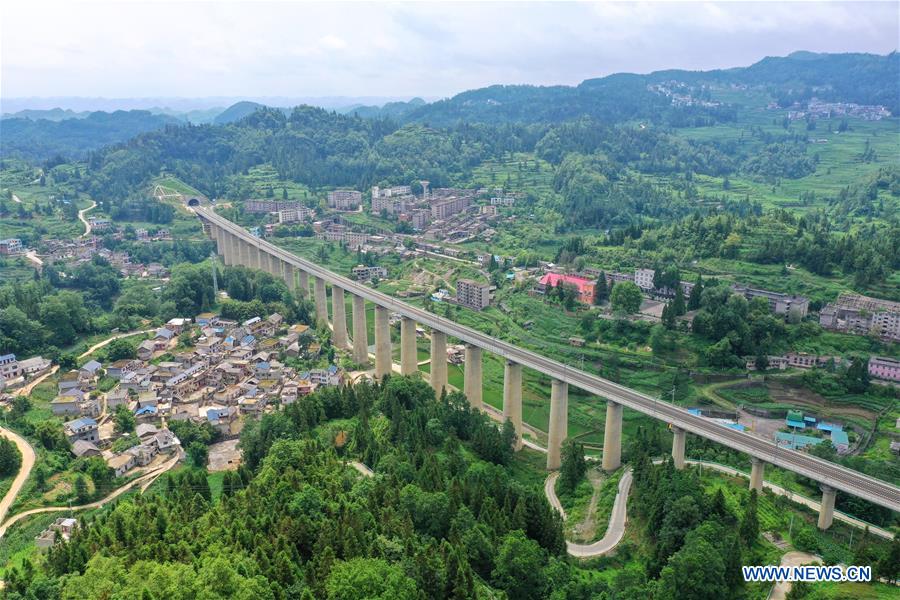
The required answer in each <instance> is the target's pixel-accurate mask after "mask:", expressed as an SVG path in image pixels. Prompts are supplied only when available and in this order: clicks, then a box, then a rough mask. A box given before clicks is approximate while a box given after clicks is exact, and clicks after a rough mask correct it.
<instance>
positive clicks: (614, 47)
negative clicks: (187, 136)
mask: <svg viewBox="0 0 900 600" xmlns="http://www.w3.org/2000/svg"><path fill="white" fill-rule="evenodd" d="M174 6H175V5H171V4H166V3H163V2H153V1H151V2H127V1H126V2H118V3H109V2H90V3H86V2H78V1H76V2H65V3H61V2H19V1H15V2H11V3H7V4H6V5H5V6H4V9H3V10H4V18H3V20H2V26H0V32H2V56H3V58H2V79H3V89H2V92H0V95H2V98H3V99H4V103H6V102H7V101H10V100H13V99H26V98H31V99H39V98H89V99H91V98H93V99H98V98H105V99H148V98H149V99H158V98H168V99H178V98H182V99H191V98H193V99H204V98H230V99H235V98H238V99H243V98H247V99H253V98H273V97H275V98H278V97H280V98H329V97H332V98H334V97H339V98H360V97H368V98H383V99H407V98H412V97H415V96H420V97H428V98H432V99H434V98H441V97H449V96H452V95H454V94H457V93H459V92H462V91H465V90H469V89H475V88H479V87H484V86H487V85H493V84H533V85H556V84H561V85H575V84H578V83H580V82H581V81H583V80H584V79H589V78H593V77H602V76H604V75H609V74H611V73H617V72H634V73H646V72H650V71H656V70H662V69H689V70H710V69H717V68H728V67H735V66H746V65H749V64H752V63H754V62H757V61H758V60H760V59H762V58H764V57H765V56H784V55H787V54H790V53H791V52H794V51H797V50H807V51H811V52H870V53H876V54H886V53H889V52H891V51H893V50H896V48H897V30H898V25H900V11H898V8H897V5H896V4H895V3H893V2H881V3H879V2H862V3H852V2H851V3H848V2H833V3H817V2H798V3H780V4H772V3H727V4H726V3H720V4H715V3H699V2H698V3H688V4H684V3H650V4H647V3H618V2H614V3H602V4H601V3H551V4H548V3H528V4H519V3H486V4H481V3H479V4H474V3H461V4H452V3H442V4H432V3H405V4H394V3H388V4H381V3H361V4H350V3H337V4H318V3H304V4H288V3H283V2H281V3H279V2H274V3H273V2H245V3H238V2H222V1H218V2H215V1H214V2H199V3H190V4H184V5H178V6H177V12H175V11H173V7H174ZM172 65H178V68H177V69H173V68H172V67H171V66H172ZM62 108H66V107H65V106H62ZM4 110H7V109H4Z"/></svg>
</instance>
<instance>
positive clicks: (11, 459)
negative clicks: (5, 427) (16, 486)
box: [0, 437, 22, 477]
mask: <svg viewBox="0 0 900 600" xmlns="http://www.w3.org/2000/svg"><path fill="white" fill-rule="evenodd" d="M21 464H22V453H21V452H19V449H18V448H17V447H16V445H15V443H14V442H13V441H12V440H9V439H7V438H5V437H4V438H0V477H8V476H10V475H15V474H16V473H18V472H19V465H21Z"/></svg>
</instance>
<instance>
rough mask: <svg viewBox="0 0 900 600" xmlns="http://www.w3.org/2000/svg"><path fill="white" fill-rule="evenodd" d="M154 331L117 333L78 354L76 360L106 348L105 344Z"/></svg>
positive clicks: (142, 330)
mask: <svg viewBox="0 0 900 600" xmlns="http://www.w3.org/2000/svg"><path fill="white" fill-rule="evenodd" d="M154 331H156V330H155V329H141V330H139V331H126V332H125V333H117V334H116V335H113V336H110V337H108V338H106V339H105V340H103V341H100V342H97V343H96V344H94V345H93V346H91V347H90V348H88V349H87V350H85V351H84V352H82V353H81V354H79V355H78V358H85V357H87V356H89V355H90V354H93V353H94V352H96V351H97V350H99V349H100V348H102V347H104V346H106V345H107V344H109V343H110V342H112V341H114V340H120V339H122V338H127V337H131V336H133V335H140V334H142V333H153V332H154Z"/></svg>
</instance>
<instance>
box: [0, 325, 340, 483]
mask: <svg viewBox="0 0 900 600" xmlns="http://www.w3.org/2000/svg"><path fill="white" fill-rule="evenodd" d="M183 333H188V334H190V336H191V340H192V341H191V343H190V345H189V346H184V345H182V346H179V336H181V334H183ZM179 348H180V350H179ZM320 352H321V346H320V344H318V343H317V342H316V341H315V338H314V337H313V336H312V332H311V331H310V329H309V327H308V326H306V325H301V324H295V325H290V326H288V325H287V324H286V323H285V322H284V319H283V318H282V317H281V315H279V314H271V315H268V316H267V317H265V318H263V317H254V318H251V319H248V320H246V321H244V322H243V323H237V322H234V321H228V320H225V319H220V318H219V317H218V316H216V315H214V314H211V313H206V314H202V315H199V316H198V317H197V318H196V320H195V322H191V320H190V319H182V318H176V319H171V320H170V321H169V322H168V323H166V325H165V326H164V327H160V328H159V329H157V330H156V331H155V332H154V333H153V334H152V336H151V337H150V338H149V339H146V340H144V341H142V342H141V343H140V345H139V346H138V348H137V358H134V359H122V360H117V361H115V362H111V363H109V364H106V365H103V364H101V363H100V362H98V361H96V360H90V361H88V362H86V363H85V364H84V365H82V366H81V367H80V368H78V369H75V370H72V371H70V372H68V373H65V374H63V375H62V376H60V377H59V380H58V395H57V396H56V397H55V398H54V399H53V400H52V401H51V403H50V407H51V410H52V412H53V414H54V415H56V416H59V417H62V418H64V419H65V418H69V419H70V420H68V421H66V422H65V423H64V430H65V434H66V436H67V438H68V439H69V441H70V442H71V443H72V452H73V453H74V454H75V455H76V456H79V457H80V456H102V457H103V458H104V459H105V460H106V462H107V464H108V465H109V466H110V468H112V469H113V470H114V471H115V474H116V476H123V475H125V474H127V473H128V472H129V471H130V470H131V469H133V468H137V467H146V466H148V465H152V464H156V463H154V461H155V460H158V459H157V456H161V457H163V458H162V459H160V460H164V459H165V457H166V456H169V455H171V454H172V453H173V452H175V451H177V450H178V448H179V446H180V442H179V440H178V438H177V437H176V436H174V435H173V434H172V432H171V431H170V430H169V429H168V428H167V427H166V424H167V423H169V422H172V421H178V420H191V421H193V422H195V423H203V422H208V423H209V424H210V425H212V426H213V427H214V428H215V429H216V430H218V431H219V432H220V433H221V434H222V435H223V436H225V437H232V436H236V435H237V434H239V433H240V428H241V424H242V419H241V416H242V415H250V416H259V415H261V414H262V413H263V412H265V411H267V410H274V406H275V405H277V404H280V405H284V404H290V403H292V402H295V401H296V400H297V398H299V397H302V396H305V395H308V394H311V393H313V392H314V391H315V390H316V389H317V388H318V387H320V386H333V385H341V384H342V383H343V381H344V377H345V375H344V373H343V371H342V370H341V369H340V368H338V367H337V366H335V365H328V366H324V367H323V368H317V369H309V370H300V371H298V370H297V369H294V368H292V367H289V366H286V365H284V364H282V363H281V362H279V360H278V358H279V356H280V355H281V354H282V353H283V354H284V355H286V356H289V357H296V358H301V359H310V360H313V359H316V358H317V357H318V356H319V354H320ZM0 364H2V365H3V369H4V370H3V371H2V374H3V376H4V381H6V382H8V383H12V382H13V381H16V382H17V383H22V382H24V379H25V375H23V369H22V368H21V367H20V365H26V366H27V368H28V369H29V372H28V377H29V378H30V377H32V376H35V375H38V374H40V373H41V372H44V371H46V369H47V368H49V366H50V363H49V361H46V360H44V359H40V358H39V357H38V358H34V359H28V360H27V361H22V362H21V363H19V362H18V361H16V359H15V356H14V355H6V356H3V357H0ZM101 380H105V381H107V382H109V381H110V380H114V385H113V387H111V388H110V389H108V391H106V392H103V391H101V390H100V389H99V385H100V382H101ZM7 399H10V398H7ZM119 406H126V407H127V409H128V410H129V411H130V412H131V413H132V414H133V415H134V417H135V422H136V424H137V427H136V431H135V434H136V437H137V439H138V440H139V442H140V443H138V444H136V445H134V446H132V447H131V448H128V449H126V450H124V451H122V452H113V451H112V450H111V447H112V446H113V443H114V442H115V441H116V440H117V439H118V438H120V437H122V436H123V435H127V434H124V433H119V432H116V431H115V428H114V423H113V421H114V419H113V416H114V415H115V412H116V410H117V408H118V407H119Z"/></svg>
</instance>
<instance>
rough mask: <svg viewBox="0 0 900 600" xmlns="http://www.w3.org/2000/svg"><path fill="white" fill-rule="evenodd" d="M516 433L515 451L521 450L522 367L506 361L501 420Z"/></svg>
mask: <svg viewBox="0 0 900 600" xmlns="http://www.w3.org/2000/svg"><path fill="white" fill-rule="evenodd" d="M507 419H509V420H510V421H511V422H512V424H513V428H514V429H515V431H516V441H515V446H514V447H515V449H516V450H521V449H522V365H520V364H518V363H514V362H513V361H511V360H508V361H506V366H505V367H504V369H503V420H504V421H505V420H507Z"/></svg>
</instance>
